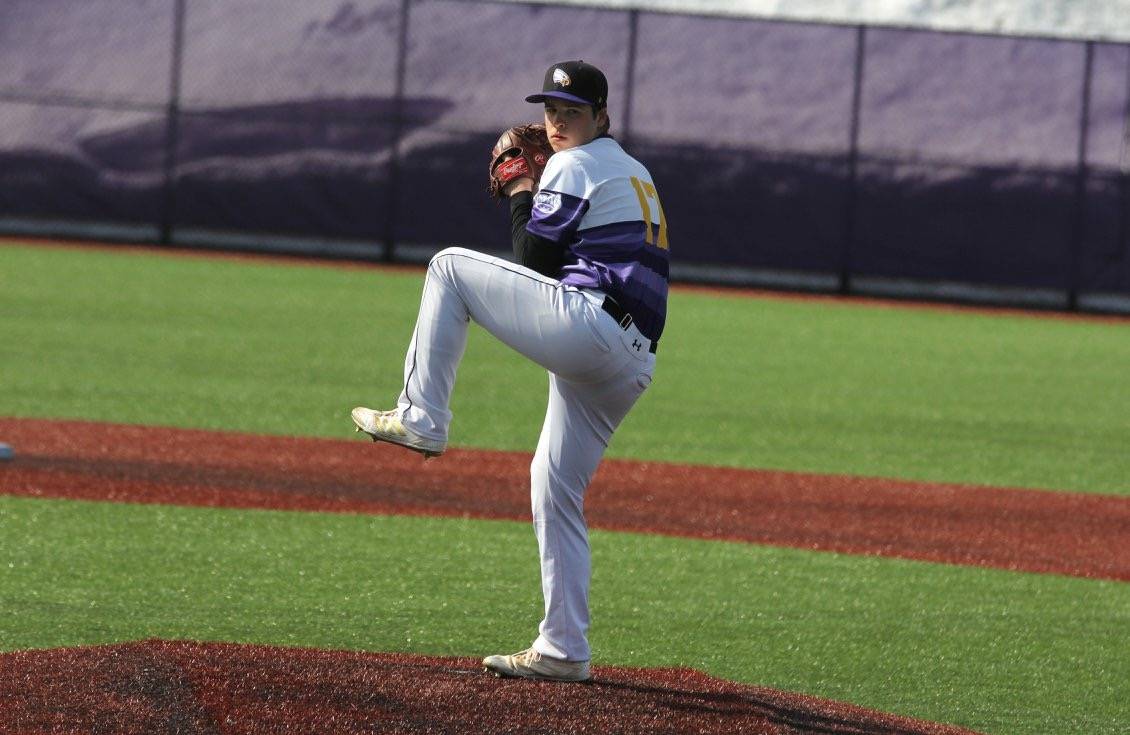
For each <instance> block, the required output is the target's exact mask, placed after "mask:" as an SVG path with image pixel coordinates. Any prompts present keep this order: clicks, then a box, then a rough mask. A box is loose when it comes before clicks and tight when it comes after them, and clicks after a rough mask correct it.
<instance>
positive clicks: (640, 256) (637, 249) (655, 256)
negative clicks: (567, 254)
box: [569, 222, 670, 278]
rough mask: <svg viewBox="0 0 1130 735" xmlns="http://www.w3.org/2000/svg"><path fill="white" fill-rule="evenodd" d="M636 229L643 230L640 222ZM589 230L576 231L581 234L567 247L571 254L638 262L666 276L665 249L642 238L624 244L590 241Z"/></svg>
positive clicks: (607, 261)
mask: <svg viewBox="0 0 1130 735" xmlns="http://www.w3.org/2000/svg"><path fill="white" fill-rule="evenodd" d="M638 229H639V230H640V231H641V232H642V231H643V223H642V222H640V223H639V228H638ZM589 232H590V231H589V230H585V231H584V232H583V233H578V234H579V235H581V236H582V237H581V240H580V242H577V243H574V244H573V245H572V246H571V247H570V248H569V249H570V250H571V251H572V253H573V255H576V256H578V257H580V258H584V259H585V260H590V261H596V262H598V263H605V264H612V263H640V264H641V265H645V266H647V267H648V268H650V269H651V270H653V271H655V272H656V273H658V274H659V275H661V276H663V277H664V278H667V277H668V275H669V271H670V258H669V257H668V255H667V251H666V250H661V249H660V248H657V247H655V246H654V245H648V244H646V243H644V242H643V241H642V240H638V241H636V242H633V243H628V244H626V245H618V244H615V243H611V242H608V241H605V240H600V241H592V240H590V239H589V236H588V233H589Z"/></svg>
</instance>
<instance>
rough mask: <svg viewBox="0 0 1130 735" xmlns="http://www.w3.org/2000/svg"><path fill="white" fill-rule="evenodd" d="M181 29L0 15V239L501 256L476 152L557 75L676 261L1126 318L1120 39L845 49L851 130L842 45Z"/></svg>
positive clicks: (422, 30) (565, 15)
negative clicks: (866, 281) (77, 237)
mask: <svg viewBox="0 0 1130 735" xmlns="http://www.w3.org/2000/svg"><path fill="white" fill-rule="evenodd" d="M177 7H178V2H177V0H130V2H128V3H124V2H119V1H118V0H7V1H6V2H3V3H0V227H3V226H14V225H12V224H11V223H14V222H21V221H27V220H37V221H42V222H46V223H51V222H53V221H54V222H65V223H69V224H70V225H74V224H75V223H78V224H81V223H90V224H92V225H94V224H107V223H108V224H115V223H116V224H122V225H128V226H134V227H136V226H139V225H140V226H141V227H142V229H143V230H144V231H146V232H157V231H158V228H159V227H160V226H161V225H164V224H169V225H171V228H172V230H171V234H172V237H173V238H174V239H177V240H181V241H192V238H194V237H197V236H200V233H201V230H207V231H213V232H214V231H220V232H230V233H236V234H240V233H242V234H246V235H250V236H251V237H253V238H258V239H259V240H261V241H265V242H269V241H270V240H271V239H272V238H273V237H275V236H304V237H313V238H317V239H325V240H360V241H362V242H365V243H372V246H373V253H374V254H377V253H379V252H380V250H379V248H378V243H384V242H386V241H390V242H392V243H393V244H397V245H423V246H426V247H432V248H438V247H442V246H445V245H450V244H460V245H467V246H470V247H475V248H480V249H486V250H505V249H507V240H508V238H507V210H506V207H504V206H497V205H494V204H492V203H491V202H490V201H489V200H488V198H487V196H486V193H485V183H486V164H487V154H488V151H489V149H490V147H491V145H492V143H493V141H494V139H495V138H496V137H497V135H498V134H499V132H500V131H501V130H502V129H504V128H505V127H507V126H509V125H511V124H514V123H515V122H520V121H528V120H537V119H539V118H540V115H541V111H540V107H539V106H537V105H529V104H527V103H526V102H525V101H524V100H523V97H524V96H525V95H526V94H528V93H529V92H531V91H534V90H536V89H537V88H538V86H539V84H540V81H541V76H542V73H543V72H544V70H545V68H546V66H548V65H549V64H550V63H552V62H554V61H559V60H563V59H567V58H576V57H578V56H580V57H583V58H585V59H586V60H588V61H590V62H593V63H595V64H597V65H598V66H600V67H602V68H603V69H604V70H605V71H606V72H607V74H608V76H609V81H610V84H611V98H610V115H611V118H612V132H613V134H614V135H616V136H617V137H618V138H619V139H620V140H621V141H622V142H623V143H624V145H625V147H626V148H627V149H628V151H629V152H631V153H632V154H634V155H636V156H637V157H639V158H640V159H641V160H642V161H643V162H644V163H645V164H647V166H648V167H649V168H650V169H651V171H652V173H653V175H654V177H655V179H656V183H657V185H658V188H659V193H660V197H661V199H662V201H663V206H664V209H665V212H666V215H667V220H668V223H669V227H670V240H671V244H672V256H673V258H674V259H675V263H677V264H683V263H686V264H704V265H713V266H721V267H722V268H725V269H735V268H745V269H752V270H773V271H789V272H799V273H802V274H810V275H814V276H818V277H820V279H822V282H828V281H829V280H830V279H835V278H836V277H838V276H840V275H841V274H843V273H845V270H844V269H845V268H846V269H847V271H846V273H847V275H850V276H851V277H857V276H858V277H882V278H892V279H919V280H922V281H927V282H939V281H959V282H965V283H978V284H986V285H990V286H1002V287H1008V286H1012V287H1020V288H1029V289H1054V290H1057V291H1060V292H1066V291H1068V290H1071V289H1074V290H1076V291H1077V292H1080V293H1087V292H1114V293H1123V294H1130V253H1128V250H1130V151H1128V143H1127V136H1128V135H1130V132H1128V129H1127V124H1128V117H1130V112H1128V110H1130V99H1128V95H1130V91H1128V90H1130V46H1128V45H1126V44H1113V43H1096V44H1087V43H1085V42H1081V41H1063V40H1048V39H1036V38H1007V37H994V36H985V35H973V34H961V33H936V32H927V31H915V30H907V29H889V28H867V29H864V31H863V38H864V44H863V46H862V52H863V56H862V66H861V67H860V68H861V71H862V77H861V87H860V97H859V99H858V103H859V105H858V111H859V115H858V118H856V119H855V120H853V109H854V102H855V96H854V92H855V81H856V77H855V71H856V63H857V60H858V56H857V43H858V39H859V29H857V28H855V27H847V26H831V25H820V24H803V23H783V22H780V23H779V22H771V21H760V20H742V19H735V18H707V17H699V16H688V15H676V14H668V13H648V12H640V11H621V10H598V9H592V8H583V7H577V6H569V7H553V6H547V5H541V4H537V5H519V4H514V3H498V2H489V1H482V2H478V1H474V0H349V1H348V2H343V1H342V0H304V1H303V2H297V1H296V0H291V1H290V2H286V1H285V0H240V2H238V3H232V2H228V1H227V0H183V7H184V16H183V47H182V53H181V55H180V57H179V63H177V60H174V58H173V47H174V36H175V34H174V27H175V25H174V24H175V21H176V17H175V15H176V8H177ZM405 19H406V20H405ZM405 22H406V25H404V27H402V24H403V23H405ZM499 29H512V30H513V32H511V33H502V32H499ZM402 41H403V42H404V45H403V47H402ZM1088 49H1091V50H1092V51H1093V56H1092V57H1091V64H1090V66H1089V67H1088V65H1087V60H1088ZM174 69H178V70H179V77H178V80H179V94H177V95H174V93H173V89H174V87H173V86H172V85H171V80H172V72H173V70H174ZM1088 74H1089V77H1088ZM1086 78H1089V79H1090V87H1089V90H1088V91H1089V104H1088V105H1087V107H1086V109H1085V110H1084V97H1085V90H1084V87H1085V82H1084V80H1085V79H1086ZM169 109H175V110H177V116H176V117H175V118H173V119H172V120H173V122H175V123H176V124H175V125H174V126H170V125H169V122H170V121H169V120H168V119H167V118H166V113H167V110H169ZM853 123H858V127H857V128H855V127H854V126H853ZM853 129H855V130H856V133H857V135H856V140H855V141H854V143H856V144H857V145H855V147H853V140H852V131H853ZM1084 132H1085V135H1084V136H1081V133H1084ZM171 143H175V145H173V146H172V147H171V148H170V145H171ZM1081 146H1082V150H1083V152H1084V153H1085V167H1083V168H1082V169H1081V168H1080V166H1079V155H1080V151H1081ZM170 153H171V155H170ZM170 163H171V164H172V168H171V169H169V170H168V172H169V173H171V174H172V178H171V179H169V180H168V181H167V177H166V173H167V165H168V164H170ZM853 164H854V168H853ZM170 183H171V185H172V186H171V188H170V187H169V186H168V185H169V184H170ZM5 223H8V224H7V225H5Z"/></svg>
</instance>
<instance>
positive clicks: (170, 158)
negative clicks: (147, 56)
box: [160, 0, 185, 245]
mask: <svg viewBox="0 0 1130 735" xmlns="http://www.w3.org/2000/svg"><path fill="white" fill-rule="evenodd" d="M184 15H185V0H173V48H172V59H171V61H170V63H169V101H168V105H167V106H166V108H165V161H164V175H165V184H164V196H163V197H162V203H163V206H162V208H161V222H160V231H161V234H160V238H161V244H162V245H168V244H169V243H170V242H172V237H173V220H174V219H175V218H176V210H177V184H176V168H177V146H178V145H179V144H180V94H181V90H180V86H181V66H182V64H183V63H184Z"/></svg>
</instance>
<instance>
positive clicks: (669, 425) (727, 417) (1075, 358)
mask: <svg viewBox="0 0 1130 735" xmlns="http://www.w3.org/2000/svg"><path fill="white" fill-rule="evenodd" d="M421 283H422V273H411V272H410V273H387V272H380V271H375V270H348V269H333V268H303V267H297V266H293V265H264V264H254V263H247V262H224V261H210V260H202V259H178V258H163V257H157V256H152V255H148V256H139V255H130V254H107V253H104V252H93V251H92V252H83V251H77V252H76V251H65V250H44V249H34V248H13V247H2V246H0V310H2V313H3V314H4V318H3V321H2V322H0V344H2V345H3V347H2V348H0V349H2V350H3V353H2V354H3V359H2V360H0V371H2V372H0V383H2V384H3V386H4V390H3V392H2V393H0V415H14V416H44V417H50V416H58V417H75V418H88V419H98V420H106V421H121V422H128V423H145V424H165V425H170V426H183V427H198V428H215V429H237V430H242V431H251V432H256V433H268V434H270V433H278V434H299V435H313V436H329V437H345V436H348V435H349V433H350V432H351V431H352V429H353V426H352V423H351V422H350V420H349V409H350V408H352V407H353V406H354V405H358V404H364V405H378V406H382V407H383V406H391V405H392V404H393V403H394V402H395V400H396V396H397V394H398V392H399V390H400V386H401V380H402V371H403V364H404V350H405V348H406V347H407V345H408V340H409V338H410V337H411V333H412V325H413V323H414V319H415V313H416V308H417V306H418V304H419V297H420V287H421ZM659 357H660V360H659V363H658V366H657V373H656V379H655V383H654V384H653V387H652V389H651V390H650V391H649V392H648V393H647V395H645V397H644V398H643V399H642V401H641V403H640V404H639V405H638V406H637V407H636V408H635V409H634V411H633V413H632V414H631V415H630V416H629V418H628V420H627V422H625V424H624V426H623V427H622V429H621V430H620V432H619V433H618V434H617V436H616V437H615V439H614V442H613V445H612V447H611V448H610V451H609V456H612V457H637V458H643V459H660V460H670V461H677V462H693V463H702V464H718V465H732V466H738V467H759V468H775V469H789V470H810V471H816V472H835V473H846V474H859V475H874V476H885V477H902V478H909V479H925V480H936V481H955V482H971V483H984V484H993V485H1007V486H1021V487H1031V488H1047V489H1063V490H1074V491H1079V492H1103V493H1118V494H1128V493H1130V452H1128V451H1127V449H1126V448H1127V446H1128V445H1130V389H1128V384H1127V369H1128V368H1127V366H1130V321H1127V322H1124V323H1121V324H1102V323H1085V322H1068V321H1059V320H1051V319H1043V320H1041V319H1033V318H1028V317H1022V316H1021V317H1017V316H985V315H979V314H964V313H957V312H952V311H949V312H947V311H928V310H908V309H898V308H883V307H873V306H860V305H839V306H837V305H830V304H829V303H804V302H789V301H779V300H767V299H748V298H741V297H737V296H730V297H724V298H723V297H714V296H708V295H703V294H694V293H686V292H676V293H674V294H673V296H672V298H671V304H670V317H669V326H668V329H667V331H666V333H665V334H664V337H663V340H662V347H661V350H660V354H659ZM545 393H546V380H545V375H544V373H543V372H542V371H541V370H540V369H539V368H537V367H536V366H534V365H533V364H532V363H527V362H526V361H525V360H524V359H523V358H521V357H520V356H518V355H516V354H514V353H512V352H511V351H510V350H509V349H508V348H506V347H504V346H502V345H501V344H499V343H497V342H495V341H494V340H493V339H492V338H490V337H489V336H488V335H486V334H485V333H484V332H483V331H482V330H481V329H478V328H475V329H473V330H472V335H471V341H470V344H469V345H468V349H467V356H466V359H465V360H464V363H463V365H462V367H461V369H460V373H459V382H458V384H457V386H456V391H455V396H454V399H453V410H454V412H455V422H454V424H453V426H452V433H451V442H452V443H453V444H455V445H462V446H471V447H487V448H500V449H517V450H529V451H532V450H533V448H534V446H535V444H536V440H537V436H538V431H539V429H540V427H541V421H542V416H543V412H544V409H545V405H544V404H545Z"/></svg>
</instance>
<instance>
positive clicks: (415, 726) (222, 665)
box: [0, 641, 969, 735]
mask: <svg viewBox="0 0 1130 735" xmlns="http://www.w3.org/2000/svg"><path fill="white" fill-rule="evenodd" d="M0 692H10V695H9V696H7V697H6V698H5V703H4V706H3V707H0V732H5V733H71V732H75V733H78V732H84V733H85V732H92V733H145V734H146V735H166V734H168V735H172V734H173V733H176V735H198V734H199V735H212V734H219V733H224V734H225V735H236V734H243V733H247V734H248V735H263V734H264V733H294V734H296V735H297V734H298V733H301V734H302V735H316V734H321V733H327V734H329V733H332V734H333V735H353V734H354V733H358V734H359V733H384V734H385V735H399V734H401V733H403V734H404V735H408V734H412V735H428V734H430V733H452V734H455V733H459V734H464V733H546V734H548V733H594V734H600V735H605V734H607V733H622V734H623V735H630V734H634V733H639V734H640V735H644V734H647V735H652V734H654V733H666V734H668V735H675V734H681V733H688V734H689V733H696V734H697V733H701V734H702V735H713V734H717V735H722V734H723V733H725V734H727V735H729V734H731V733H748V734H750V735H756V734H765V735H770V734H772V735H791V734H801V733H806V734H807V733H813V734H815V733H823V734H825V735H835V734H837V733H840V734H844V735H846V734H848V733H851V734H854V735H963V734H966V733H969V731H968V730H962V729H959V728H956V727H950V726H946V725H938V724H933V723H928V722H922V721H919V720H912V719H908V718H904V717H898V716H894V715H886V714H881V713H878V712H874V711H871V710H866V709H863V708H860V707H855V706H853V705H849V704H843V703H840V702H831V701H828V700H822V699H817V698H815V697H807V696H803V695H796V694H788V693H785V692H780V691H776V690H772V689H765V688H761V687H752V686H744V685H740V684H734V683H731V682H726V681H723V680H720V679H715V678H712V677H709V676H706V675H704V674H701V673H698V672H695V671H691V670H687V669H651V670H642V669H621V668H612V667H596V668H594V670H593V682H592V683H589V684H552V683H546V682H531V681H519V680H502V679H496V678H495V677H493V676H488V675H486V674H484V673H482V671H481V669H480V668H479V666H478V664H477V662H476V661H474V660H471V659H456V658H425V657H421V656H405V655H397V654H373V653H355V652H346V651H321V650H311V649H286V648H269V647H265V646H246V645H236V644H220V643H192V642H168V641H144V642H141V643H131V644H124V645H116V646H96V647H82V648H68V649H60V650H49V651H20V652H17V653H11V654H4V655H0ZM63 703H65V706H64V705H63ZM77 723H81V725H78V724H77Z"/></svg>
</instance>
